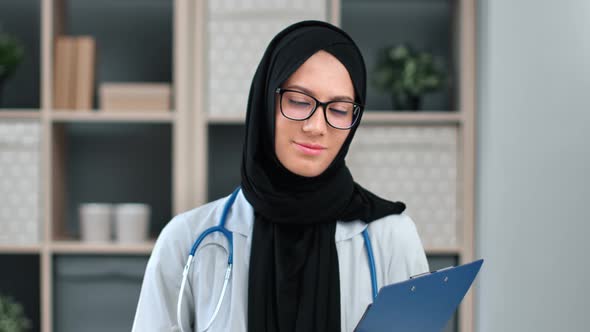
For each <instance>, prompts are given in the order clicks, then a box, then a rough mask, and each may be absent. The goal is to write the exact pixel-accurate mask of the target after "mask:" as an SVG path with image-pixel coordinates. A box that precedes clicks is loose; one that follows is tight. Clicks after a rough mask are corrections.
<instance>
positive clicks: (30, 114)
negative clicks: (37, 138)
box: [0, 108, 41, 120]
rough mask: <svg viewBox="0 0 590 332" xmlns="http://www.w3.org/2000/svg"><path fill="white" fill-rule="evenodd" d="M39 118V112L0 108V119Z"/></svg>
mask: <svg viewBox="0 0 590 332" xmlns="http://www.w3.org/2000/svg"><path fill="white" fill-rule="evenodd" d="M40 118H41V112H40V111H39V110H33V109H22V110H19V109H11V108H0V119H11V120H22V119H40Z"/></svg>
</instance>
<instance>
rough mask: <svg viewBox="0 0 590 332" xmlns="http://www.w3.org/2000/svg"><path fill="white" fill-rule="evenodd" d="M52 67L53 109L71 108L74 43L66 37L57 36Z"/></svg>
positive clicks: (70, 38)
mask: <svg viewBox="0 0 590 332" xmlns="http://www.w3.org/2000/svg"><path fill="white" fill-rule="evenodd" d="M54 56H55V58H54V66H53V78H54V79H53V107H54V108H56V109H67V108H71V106H72V105H71V103H70V100H71V93H72V87H73V85H72V83H73V79H74V76H73V74H74V65H73V64H74V63H73V61H74V59H75V41H74V38H72V37H68V36H59V37H57V38H56V41H55V52H54Z"/></svg>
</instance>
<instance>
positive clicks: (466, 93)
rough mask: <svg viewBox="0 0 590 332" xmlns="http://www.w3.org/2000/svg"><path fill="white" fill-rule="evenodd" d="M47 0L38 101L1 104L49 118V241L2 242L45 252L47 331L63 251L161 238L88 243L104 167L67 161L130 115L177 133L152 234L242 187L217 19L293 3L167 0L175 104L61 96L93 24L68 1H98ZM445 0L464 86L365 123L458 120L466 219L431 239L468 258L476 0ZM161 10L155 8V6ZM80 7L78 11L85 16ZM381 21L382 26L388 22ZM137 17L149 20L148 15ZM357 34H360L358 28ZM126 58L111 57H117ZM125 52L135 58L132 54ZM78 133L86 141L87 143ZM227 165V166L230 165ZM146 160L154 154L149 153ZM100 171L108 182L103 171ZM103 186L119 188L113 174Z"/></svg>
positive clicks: (45, 227) (469, 311)
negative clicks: (214, 27) (214, 63)
mask: <svg viewBox="0 0 590 332" xmlns="http://www.w3.org/2000/svg"><path fill="white" fill-rule="evenodd" d="M10 1H18V0H10ZM36 1H37V2H38V6H39V8H40V12H39V17H38V18H36V19H38V20H39V26H40V37H39V38H40V40H39V48H40V74H39V78H38V84H39V91H40V101H39V102H38V104H39V108H38V109H37V108H25V109H14V108H11V109H0V122H1V121H8V120H31V121H38V122H39V124H40V126H41V131H40V133H41V139H40V141H41V151H40V160H41V170H42V172H41V175H40V179H41V183H42V193H40V195H41V196H40V201H41V205H42V206H43V209H42V216H41V220H40V223H39V224H40V229H41V232H40V234H41V238H40V239H39V243H36V244H32V245H0V257H4V256H7V255H37V256H38V258H39V259H38V261H39V276H38V280H39V299H40V303H39V306H40V308H39V312H40V317H39V322H40V331H42V332H52V331H58V330H59V326H57V325H56V324H57V323H56V321H55V319H56V315H55V308H54V307H53V306H54V304H55V303H57V302H56V299H57V298H58V297H59V294H55V293H54V287H55V284H56V282H57V281H58V280H57V279H56V278H59V274H58V273H57V272H58V271H56V263H55V261H56V259H58V258H59V257H64V256H67V257H73V256H74V257H76V256H81V257H86V256H99V257H112V258H114V259H118V258H120V257H127V256H131V257H133V256H137V257H143V258H146V257H148V256H149V254H150V253H151V251H152V249H153V245H154V241H155V240H153V239H152V240H150V241H149V242H146V243H142V244H135V245H120V244H117V243H114V242H113V243H107V244H92V243H82V242H80V241H78V240H77V233H76V232H77V229H76V227H75V226H76V225H75V213H74V212H75V206H74V204H75V203H74V201H73V200H72V197H68V195H67V193H68V192H72V191H73V192H78V193H79V194H78V195H82V194H80V193H84V192H85V191H84V190H82V189H83V186H82V185H80V184H79V183H78V182H80V181H81V180H80V178H88V177H90V176H91V175H93V174H88V176H87V177H80V176H78V177H75V176H74V175H72V173H76V172H71V170H69V171H67V169H68V167H81V166H79V165H80V163H77V161H76V160H77V159H76V158H77V154H78V153H80V151H84V149H93V150H92V151H95V152H96V153H101V152H100V151H101V150H100V149H98V148H97V144H94V143H95V142H101V141H102V140H103V139H106V138H108V137H111V136H112V135H113V133H115V135H119V134H120V133H121V132H123V130H121V128H124V126H129V128H133V129H134V130H135V131H136V132H137V133H139V134H140V135H145V136H142V137H148V136H149V135H147V134H146V133H151V131H153V133H155V134H158V135H161V136H162V137H165V138H166V140H167V142H168V141H169V145H166V146H167V148H163V147H160V148H159V149H156V150H157V151H156V152H158V151H159V152H158V153H159V155H162V156H166V157H163V158H164V159H166V160H165V161H166V165H168V166H163V167H165V169H169V172H168V173H167V174H161V176H162V177H165V178H166V179H167V180H166V181H163V182H162V183H169V186H168V187H167V188H165V189H166V190H168V191H169V193H170V194H169V196H170V198H169V199H170V202H169V203H164V204H163V205H166V206H164V207H160V208H159V210H161V211H163V210H165V212H162V213H161V217H159V218H161V219H165V220H158V222H157V223H155V224H153V225H152V226H153V228H152V234H151V236H152V237H153V238H155V237H156V236H157V235H158V233H159V231H160V230H161V227H163V225H164V224H165V223H166V222H167V221H168V220H169V218H171V217H172V216H174V215H176V214H178V213H180V212H183V211H186V210H189V209H192V208H194V207H196V206H198V205H201V204H204V203H206V202H208V201H210V200H212V199H215V198H217V197H215V196H216V195H218V194H221V193H225V192H227V193H228V194H229V192H230V191H231V189H233V187H231V186H234V185H237V184H238V183H239V182H238V181H239V164H236V163H239V160H240V153H241V144H242V138H243V137H242V132H243V127H244V115H245V108H244V110H243V111H244V112H239V111H240V110H238V112H234V113H221V112H210V109H209V106H210V100H209V95H208V93H209V90H208V89H209V88H210V86H211V81H210V80H211V78H215V77H214V75H216V74H215V73H214V72H213V71H212V69H211V68H210V67H211V66H210V62H209V60H210V58H209V57H210V55H209V49H210V47H211V45H212V43H213V40H212V39H213V37H212V36H211V35H210V30H209V29H210V27H211V24H210V22H211V20H230V21H235V22H238V23H240V22H244V21H247V20H257V19H258V18H261V19H262V20H264V19H268V18H271V17H281V18H289V17H291V16H290V15H291V14H288V13H287V14H285V11H283V10H281V9H280V8H274V7H273V9H272V10H270V11H269V10H261V11H260V13H253V12H252V11H250V10H243V11H240V12H234V13H229V14H227V15H225V14H223V15H222V14H219V13H212V12H211V10H210V6H211V5H212V3H213V2H212V1H191V0H171V2H170V3H169V4H168V5H169V6H170V8H171V9H170V11H171V17H170V18H167V19H166V20H169V21H170V24H171V27H170V31H171V35H170V36H169V38H170V48H169V49H164V50H163V51H164V52H170V54H169V57H170V68H169V72H170V78H169V80H170V83H171V84H172V86H173V93H174V96H173V100H174V105H173V110H172V111H170V112H157V111H150V110H145V111H143V112H122V111H121V112H117V111H113V112H102V111H99V110H97V109H92V110H63V109H54V108H53V107H52V105H53V101H52V91H53V73H52V68H53V61H54V59H53V44H54V39H55V37H56V36H58V35H60V34H68V33H73V34H75V33H78V32H79V33H85V34H87V33H88V31H82V30H83V29H82V30H79V29H81V28H80V18H77V21H76V20H74V21H75V22H78V23H76V24H78V25H76V24H74V25H72V24H71V22H69V21H68V20H69V19H71V18H72V15H76V13H71V12H68V10H74V11H75V10H78V9H76V8H80V7H79V6H84V4H86V5H88V4H89V3H90V2H89V1H86V2H79V3H78V2H76V0H55V1H54V0H36ZM144 1H146V2H148V3H149V4H150V6H146V7H145V8H148V7H149V8H152V7H154V6H161V5H162V4H163V3H167V2H155V1H151V0H144ZM350 2H353V7H354V6H356V7H355V8H359V6H363V4H362V3H361V2H360V1H358V0H354V1H352V0H325V4H326V7H327V10H326V11H325V13H324V14H325V20H327V21H330V22H332V23H334V24H336V25H340V26H342V27H343V28H344V29H347V24H349V23H350V19H351V17H353V16H351V15H350V13H349V12H346V10H347V8H348V7H349V6H350ZM441 2H443V3H445V5H444V6H449V7H450V8H452V13H451V14H450V15H451V17H452V27H450V28H449V29H450V30H451V32H452V38H451V37H449V38H450V39H451V40H452V41H451V42H450V44H451V45H450V46H449V48H450V49H452V52H451V53H452V54H451V55H449V59H450V60H449V61H451V62H452V63H453V69H454V74H455V83H454V88H453V90H452V91H451V92H450V93H449V95H448V96H442V97H440V98H439V99H438V100H442V101H441V102H440V105H442V106H440V105H439V106H438V107H435V106H437V105H436V102H435V104H433V105H434V106H433V107H431V108H429V109H428V111H421V112H413V111H402V112H400V111H396V112H393V111H387V110H386V109H387V107H386V106H383V105H379V104H375V105H369V108H368V110H367V111H366V113H365V114H364V117H363V124H362V126H363V127H374V126H391V127H393V126H400V127H410V126H414V127H426V126H434V127H444V128H454V129H456V130H457V133H458V137H459V140H458V151H459V154H458V155H459V156H460V158H459V159H458V160H457V165H458V170H457V172H458V174H459V176H460V181H459V182H458V186H459V190H458V191H459V192H460V196H459V197H458V202H459V203H460V207H461V208H460V209H459V210H458V211H460V215H458V219H459V220H460V221H459V225H460V229H458V235H457V236H458V241H457V244H456V245H453V246H437V245H427V246H426V248H425V249H426V251H427V254H428V255H429V256H433V257H445V258H448V259H451V260H455V261H457V262H459V263H465V262H469V261H472V260H473V259H474V258H475V256H474V224H475V221H474V217H475V214H474V205H475V201H474V198H473V197H474V179H475V138H476V135H475V115H476V99H475V98H476V90H475V83H476V80H475V72H476V67H475V66H476V61H475V60H476V53H475V52H476V44H475V27H476V24H475V18H476V11H475V6H476V1H475V0H441ZM115 3H117V2H113V1H109V2H104V3H102V2H92V5H91V6H93V8H102V9H101V10H107V9H105V8H106V7H108V6H113V7H112V8H108V10H113V11H124V10H126V9H125V8H127V9H128V8H129V6H127V5H121V6H116V5H114V4H115ZM134 3H135V2H134ZM368 3H369V4H368V6H369V7H371V6H372V8H377V9H380V10H383V9H384V6H387V4H386V3H385V2H375V1H370V2H368ZM393 3H399V4H402V7H403V6H404V5H403V4H404V3H405V4H406V5H408V3H410V2H407V1H405V2H404V1H400V0H398V1H393ZM73 4H75V7H73ZM429 4H431V5H433V6H440V4H439V3H438V2H420V4H419V6H428V5H429ZM449 4H450V5H449ZM217 5H219V3H218V4H217ZM445 8H446V7H445ZM163 13H164V14H162V15H168V14H166V11H163ZM152 14H153V13H152ZM152 14H150V15H152ZM150 15H148V16H149V17H150V18H153V16H150ZM293 15H305V11H295V12H294V14H293ZM140 16H141V15H139V16H138V17H140ZM359 17H360V16H359ZM1 18H2V15H1V14H0V19H1ZM74 18H76V17H75V16H74ZM301 18H302V19H303V18H306V17H301ZM313 18H316V17H313ZM166 20H164V21H166ZM375 26H376V27H377V29H379V25H378V24H375ZM82 27H84V26H82ZM77 29H78V30H77ZM89 29H90V28H89ZM138 29H141V26H139V27H138ZM381 29H383V27H381ZM90 32H91V31H90ZM103 37H104V36H103ZM353 38H355V36H354V35H353ZM266 42H268V40H267V41H266ZM130 47H135V46H130ZM228 47H230V46H228ZM119 51H121V50H119ZM261 51H262V50H260V52H261ZM97 52H98V53H99V59H100V54H101V52H102V51H101V47H100V46H99V47H98V48H97ZM117 59H118V58H115V60H113V59H111V60H110V61H118V60H117ZM99 61H101V60H99ZM120 61H127V60H125V59H124V58H122V59H120ZM154 61H155V60H154ZM99 76H100V75H99ZM99 83H100V78H99ZM248 83H249V82H248ZM236 86H239V88H240V89H245V92H247V90H248V89H249V84H244V83H243V82H240V83H236ZM371 93H373V92H371ZM369 97H370V96H369ZM445 103H447V104H445ZM94 107H96V105H95V106H94ZM226 134H227V135H226ZM116 137H119V136H116ZM121 137H123V136H121ZM84 142H86V143H84ZM88 142H90V143H88ZM76 144H87V145H85V146H82V147H79V146H78V147H77V145H76ZM122 144H123V145H125V144H130V145H129V149H134V148H136V147H137V146H139V143H137V145H133V144H136V143H129V142H127V143H123V142H122ZM226 145H227V146H226ZM97 149H98V150H97ZM211 162H214V163H216V162H219V164H215V168H216V169H212V168H213V167H212V166H211V165H210V163H211ZM72 165H74V166H72ZM226 165H227V166H228V168H224V167H221V166H226ZM229 166H231V167H232V168H229ZM146 167H148V166H147V165H146ZM83 171H87V172H94V169H87V170H86V169H82V170H79V169H78V173H80V172H81V173H82V174H84V172H83ZM78 173H76V174H78ZM143 176H146V175H143ZM219 179H221V180H219ZM139 180H141V178H139ZM95 181H97V182H100V183H104V182H108V181H105V180H104V179H103V180H95ZM115 182H116V181H115ZM85 185H86V184H85ZM104 186H105V187H107V189H108V183H107V184H105V185H104ZM226 187H227V188H226ZM230 187H231V188H230ZM80 188H82V189H80ZM228 188H229V189H228ZM106 192H108V190H106ZM131 192H132V191H131ZM128 199H131V198H128ZM72 211H74V212H72ZM166 211H167V212H166ZM473 306H474V299H473V293H469V295H468V296H467V297H466V299H465V300H464V302H463V304H462V307H461V309H460V312H459V316H458V322H457V325H458V331H460V332H472V331H474V308H473Z"/></svg>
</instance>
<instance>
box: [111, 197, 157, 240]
mask: <svg viewBox="0 0 590 332" xmlns="http://www.w3.org/2000/svg"><path fill="white" fill-rule="evenodd" d="M150 213H151V209H150V206H149V205H147V204H141V203H125V204H117V205H116V206H115V239H116V241H117V242H119V243H141V242H145V241H147V240H148V231H149V220H150Z"/></svg>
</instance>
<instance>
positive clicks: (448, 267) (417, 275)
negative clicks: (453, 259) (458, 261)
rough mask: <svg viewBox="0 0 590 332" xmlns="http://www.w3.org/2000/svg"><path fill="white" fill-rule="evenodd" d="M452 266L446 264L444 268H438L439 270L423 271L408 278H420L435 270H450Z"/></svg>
mask: <svg viewBox="0 0 590 332" xmlns="http://www.w3.org/2000/svg"><path fill="white" fill-rule="evenodd" d="M453 267H454V266H447V267H445V268H442V269H440V270H436V271H430V272H424V273H420V274H416V275H413V276H411V277H410V279H416V278H420V277H425V276H427V275H429V274H431V273H435V272H442V271H445V270H450V269H452V268H453Z"/></svg>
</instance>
